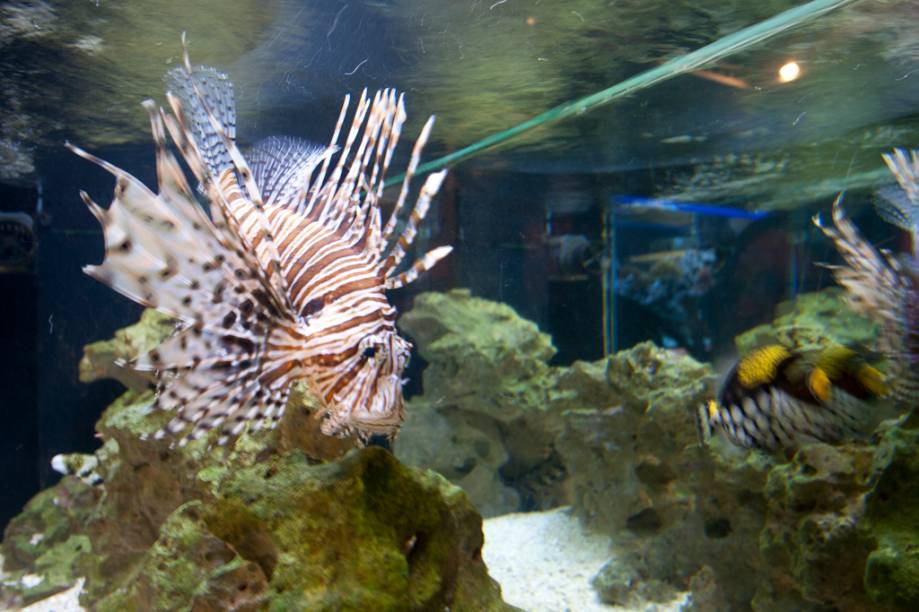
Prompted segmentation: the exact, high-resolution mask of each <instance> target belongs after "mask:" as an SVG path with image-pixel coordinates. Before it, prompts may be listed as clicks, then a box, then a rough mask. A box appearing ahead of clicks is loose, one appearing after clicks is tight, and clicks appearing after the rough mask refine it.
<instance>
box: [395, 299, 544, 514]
mask: <svg viewBox="0 0 919 612" xmlns="http://www.w3.org/2000/svg"><path fill="white" fill-rule="evenodd" d="M399 326H400V328H401V329H402V330H403V331H404V332H405V333H407V334H408V335H409V336H411V338H412V340H413V341H414V342H415V344H416V346H417V347H418V352H419V354H420V355H421V356H422V357H423V358H424V359H425V361H427V363H428V366H427V367H426V368H425V370H424V373H423V375H422V376H423V383H424V389H425V393H424V394H423V395H421V396H418V397H415V398H413V399H411V400H410V401H409V402H408V404H407V406H406V415H407V416H406V422H405V425H404V427H403V430H402V432H401V433H400V436H399V438H398V439H397V441H396V445H395V450H396V454H397V456H398V457H399V458H400V459H401V460H403V461H405V462H406V463H408V464H410V465H418V466H424V467H427V468H431V469H435V470H437V471H438V472H441V473H443V474H444V475H446V476H448V477H449V478H450V479H451V480H452V481H453V482H455V483H457V484H459V485H460V486H462V487H463V488H464V489H466V490H467V491H468V492H469V493H470V495H471V496H472V498H473V501H474V502H475V504H476V507H478V508H479V509H480V510H481V511H482V513H483V514H484V515H485V516H494V515H498V514H502V513H506V512H513V511H516V510H519V509H521V505H522V504H526V505H527V506H528V507H530V509H532V507H534V506H535V507H542V503H543V502H542V501H540V500H541V499H542V498H543V497H545V496H548V497H552V498H554V497H557V496H556V495H555V494H554V493H553V490H554V489H555V486H554V484H552V483H549V484H548V486H544V485H543V484H537V483H536V480H540V479H543V480H545V479H548V480H552V479H553V476H552V474H551V472H552V470H553V466H557V461H556V456H555V453H554V450H553V448H552V442H553V440H554V438H555V436H556V434H557V431H558V430H560V420H558V419H557V418H556V416H557V415H556V416H554V413H553V410H552V408H551V406H550V404H549V396H548V391H549V387H550V386H551V385H552V384H553V380H554V376H555V374H554V372H555V370H554V368H551V367H550V366H549V365H548V361H549V359H551V358H552V356H553V355H554V354H555V347H554V346H553V345H552V339H551V338H550V337H549V336H548V334H545V333H543V332H541V331H540V330H539V328H538V327H537V325H536V324H535V323H533V322H531V321H527V320H526V319H523V318H522V317H520V316H519V315H518V314H517V313H516V312H515V311H514V310H513V309H512V308H511V307H509V306H507V305H506V304H500V303H497V302H493V301H490V300H485V299H481V298H477V297H474V296H473V295H472V294H471V293H470V292H469V290H466V289H454V290H452V291H449V292H447V293H423V294H421V295H418V296H417V297H416V298H415V304H414V307H413V308H412V309H411V310H409V311H408V312H406V313H405V314H403V315H402V317H401V318H400V319H399ZM431 449H436V452H431ZM508 481H512V482H513V483H514V484H515V486H508V484H506V482H508ZM527 483H532V484H527ZM537 488H538V489H540V490H539V491H536V490H535V489H537ZM522 497H530V498H531V499H530V500H522V499H521V498H522ZM553 505H557V500H556V503H555V504H553Z"/></svg>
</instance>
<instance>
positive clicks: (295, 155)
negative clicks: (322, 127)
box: [246, 136, 336, 209]
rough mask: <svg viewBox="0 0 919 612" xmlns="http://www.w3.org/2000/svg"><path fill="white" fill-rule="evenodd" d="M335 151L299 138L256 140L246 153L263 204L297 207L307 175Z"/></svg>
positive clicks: (307, 187) (306, 188) (280, 137)
mask: <svg viewBox="0 0 919 612" xmlns="http://www.w3.org/2000/svg"><path fill="white" fill-rule="evenodd" d="M335 151H336V148H335V147H325V146H321V145H317V144H314V143H312V142H309V141H308V140H304V139H302V138H294V137H292V136H269V137H268V138H265V139H263V140H260V141H259V142H258V143H256V144H255V146H253V147H252V148H251V149H250V150H249V151H248V152H247V154H246V157H247V159H248V160H249V167H250V168H252V176H253V177H254V178H255V184H256V185H258V187H259V190H260V191H261V194H262V198H264V200H265V206H284V207H288V208H294V209H297V208H298V207H299V204H300V194H301V193H305V192H306V191H307V190H308V189H309V178H310V175H311V174H312V173H313V171H314V170H315V169H316V168H317V167H318V166H319V164H320V163H322V162H323V161H325V160H326V159H328V158H329V157H330V156H331V155H332V154H334V153H335Z"/></svg>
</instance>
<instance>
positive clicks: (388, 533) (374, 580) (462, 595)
mask: <svg viewBox="0 0 919 612" xmlns="http://www.w3.org/2000/svg"><path fill="white" fill-rule="evenodd" d="M162 322H163V321H162V319H160V318H159V317H158V316H157V315H155V314H150V311H148V313H147V314H145V316H144V319H143V321H142V322H141V324H139V325H138V326H134V327H132V328H130V329H129V330H123V331H121V332H119V333H118V334H116V337H115V338H114V339H113V340H111V341H109V342H108V343H107V344H106V345H105V350H104V352H103V351H102V350H100V351H97V352H95V353H94V355H95V357H96V358H97V360H98V359H101V355H103V354H105V355H108V356H110V357H114V356H115V355H117V356H124V357H131V356H133V355H135V354H136V352H137V351H140V350H147V349H148V348H150V346H152V344H154V343H155V342H156V341H158V340H159V339H160V338H161V337H162V335H163V334H162V333H160V332H165V333H168V331H169V330H171V326H166V325H164V324H163V325H162V326H161V323H162ZM166 327H168V328H169V329H168V330H167V329H165V328H166ZM151 330H152V331H151ZM152 400H153V392H152V391H151V390H150V389H149V388H148V385H143V386H142V388H141V389H130V390H128V391H127V392H126V393H125V394H124V395H123V396H121V397H120V398H119V399H118V400H117V401H116V402H115V403H113V404H112V405H111V406H110V407H109V408H108V409H106V411H105V412H104V413H103V415H102V417H101V418H100V419H99V422H98V423H97V425H96V429H97V431H98V433H99V437H100V438H101V439H102V441H103V445H102V447H101V448H100V449H99V450H97V451H96V453H95V456H96V458H97V466H96V472H97V473H98V475H99V476H100V477H101V484H97V485H95V486H93V485H92V484H89V483H87V482H84V481H83V480H81V479H79V478H76V477H74V476H65V477H64V478H63V479H62V480H61V481H60V482H59V483H58V484H56V485H55V486H53V487H51V488H50V489H48V490H46V491H43V492H41V493H39V494H38V495H37V496H36V497H35V498H33V499H32V500H31V501H30V502H29V503H28V504H27V506H26V508H25V509H24V511H23V512H22V513H21V514H20V515H19V516H17V517H16V518H14V519H13V520H12V521H11V522H10V524H9V526H8V527H7V530H6V532H5V535H4V539H3V542H2V544H0V556H2V558H3V565H4V567H3V571H4V580H3V584H2V585H0V605H2V606H4V607H9V608H13V607H18V606H22V605H24V604H29V603H32V602H35V601H37V600H40V599H43V598H44V597H46V596H49V595H53V594H55V593H59V592H62V591H64V590H66V589H68V588H70V587H71V586H72V585H75V584H77V581H78V580H80V579H85V582H84V584H83V586H82V590H83V593H82V596H81V604H82V605H83V606H84V607H86V608H88V609H93V610H126V609H145V608H146V607H147V606H149V605H150V602H153V603H154V607H155V608H156V609H169V610H192V609H194V610H225V609H240V610H255V609H263V608H266V607H269V608H277V609H303V610H343V609H354V610H358V609H371V608H372V609H375V610H430V609H438V610H443V609H445V608H449V609H452V610H469V611H475V612H478V611H479V610H495V611H498V610H512V609H514V608H512V607H511V606H508V605H506V604H505V603H504V602H503V601H502V599H501V595H500V589H499V587H498V585H497V583H495V582H494V581H493V580H491V579H490V578H489V577H488V573H487V570H486V568H485V565H484V563H483V562H482V559H481V546H482V543H483V541H482V526H481V515H480V514H479V513H478V512H477V511H476V510H475V508H474V506H473V505H472V504H471V503H470V501H469V499H468V497H467V495H466V494H465V493H464V492H463V491H462V490H461V489H459V488H457V487H456V486H454V485H452V484H450V483H449V482H448V481H447V480H445V479H444V478H443V477H442V476H440V475H438V474H436V473H433V472H428V471H422V470H418V469H415V468H410V467H407V466H405V465H403V464H401V463H400V462H399V461H398V460H396V459H395V458H394V457H393V456H392V454H390V453H389V452H388V451H385V450H383V449H380V448H366V449H362V450H353V451H352V452H351V453H350V454H347V455H345V453H346V452H347V451H348V450H349V449H350V448H352V447H353V445H354V441H353V440H348V439H344V440H339V439H335V438H328V437H325V436H321V434H319V433H318V420H317V419H316V418H315V417H314V416H313V414H314V413H315V411H314V410H312V408H311V406H313V405H314V404H313V399H312V397H311V395H310V393H309V392H308V390H307V389H305V388H304V387H303V386H302V385H298V386H297V387H296V388H295V389H294V393H292V401H291V403H290V404H289V406H288V411H287V414H286V415H285V417H284V419H282V421H281V423H280V424H279V426H278V427H277V429H274V430H268V431H257V432H247V433H245V434H244V435H242V436H240V437H239V438H238V439H237V440H235V441H234V442H233V443H231V444H230V445H228V446H222V447H219V446H215V445H214V441H215V440H214V437H213V435H212V436H209V437H205V438H202V439H200V440H195V441H192V442H190V443H189V444H188V445H187V446H184V447H179V446H171V445H170V440H169V439H168V438H167V439H163V440H156V439H153V438H152V436H151V434H153V433H154V432H155V431H157V430H158V429H159V428H160V427H162V426H163V425H164V424H165V423H166V422H167V421H168V420H169V419H170V417H171V416H172V415H171V414H170V413H169V412H159V411H154V410H153V409H152ZM214 433H215V434H216V433H217V432H214ZM144 437H147V439H144ZM343 455H344V456H343ZM322 460H329V462H328V463H324V464H322V463H319V462H320V461H322Z"/></svg>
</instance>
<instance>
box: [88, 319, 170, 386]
mask: <svg viewBox="0 0 919 612" xmlns="http://www.w3.org/2000/svg"><path fill="white" fill-rule="evenodd" d="M175 323H176V322H175V319H173V318H171V317H169V316H167V315H164V314H163V313H161V312H159V311H157V310H153V309H152V308H147V309H146V310H144V312H143V314H141V317H140V321H138V322H137V323H135V324H134V325H129V326H128V327H125V328H122V329H119V330H118V331H116V332H115V336H114V337H113V338H109V339H108V340H99V341H98V342H93V343H92V344H88V345H86V347H84V349H83V357H82V358H81V359H80V382H84V383H88V382H93V381H94V380H100V379H103V378H114V379H115V380H117V381H118V382H120V383H121V384H123V385H124V386H125V387H127V388H128V389H133V390H136V391H143V390H145V389H149V388H150V385H151V384H152V383H153V381H154V376H153V374H152V373H150V372H139V371H137V370H134V369H133V368H130V367H121V366H119V365H118V362H119V361H129V360H131V359H134V358H135V357H137V356H139V355H143V354H144V353H146V352H147V351H149V350H152V349H154V348H156V346H157V345H158V344H159V343H160V342H162V341H163V340H164V339H166V338H167V337H168V336H169V334H171V333H172V332H173V330H175Z"/></svg>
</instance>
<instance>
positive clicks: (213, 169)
mask: <svg viewBox="0 0 919 612" xmlns="http://www.w3.org/2000/svg"><path fill="white" fill-rule="evenodd" d="M196 86H197V91H199V92H201V95H202V96H203V98H204V99H205V100H206V101H207V107H206V108H209V109H210V110H211V112H213V113H214V115H215V116H216V118H217V120H218V121H219V122H220V124H221V125H222V126H223V129H224V130H225V131H226V133H227V136H229V137H230V138H231V139H233V140H235V139H236V102H235V100H234V95H233V83H232V81H230V79H229V78H228V77H227V75H226V74H225V73H223V72H220V71H218V70H215V69H214V68H211V67H209V66H194V67H192V66H191V65H188V66H178V67H176V68H173V69H172V70H170V71H169V72H167V73H166V87H167V91H169V92H170V93H171V94H172V95H174V96H175V97H176V98H178V99H179V100H180V101H181V103H182V109H183V111H184V113H185V122H186V125H187V126H188V129H189V131H190V132H191V134H192V136H193V139H194V141H195V143H197V145H198V150H199V151H200V154H201V158H202V159H203V160H204V163H205V165H206V166H207V169H208V170H209V171H210V173H211V174H212V175H213V176H220V173H221V172H222V171H224V170H226V169H227V168H232V167H233V160H232V159H231V158H230V152H229V151H228V150H227V147H226V145H225V144H224V142H223V138H222V137H221V136H220V135H219V134H218V133H217V132H216V131H215V130H214V129H213V128H212V127H211V122H210V119H209V118H208V113H207V110H205V106H203V105H201V104H199V103H198V94H197V93H196Z"/></svg>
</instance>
